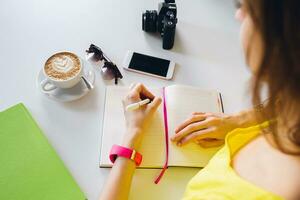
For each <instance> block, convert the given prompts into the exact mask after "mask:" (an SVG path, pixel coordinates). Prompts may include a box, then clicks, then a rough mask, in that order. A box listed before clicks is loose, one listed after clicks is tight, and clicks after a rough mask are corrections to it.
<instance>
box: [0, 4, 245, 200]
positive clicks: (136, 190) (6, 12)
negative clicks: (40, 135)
mask: <svg viewBox="0 0 300 200" xmlns="http://www.w3.org/2000/svg"><path fill="white" fill-rule="evenodd" d="M158 2H159V1H157V0H155V1H151V0H143V1H142V0H23V1H21V0H19V1H17V0H1V1H0V61H1V62H0V69H1V71H0V110H4V109H6V108H7V107H9V106H11V105H14V104H16V103H18V102H23V103H24V104H25V105H26V107H27V108H28V109H29V110H30V112H31V113H32V115H33V117H34V118H35V119H36V121H37V122H38V124H39V125H40V127H41V128H42V130H43V132H44V133H45V135H46V136H47V138H48V139H49V141H50V143H51V144H52V145H53V147H54V148H55V149H56V151H57V152H58V154H59V155H60V157H61V158H62V160H63V161H64V163H65V164H66V166H67V167H68V169H69V170H70V172H71V173H72V175H73V176H74V178H75V179H76V181H77V182H78V184H79V185H80V187H81V188H82V190H83V191H84V193H85V194H86V195H87V197H88V198H89V199H91V200H95V199H97V197H98V196H99V194H100V191H101V188H102V186H103V184H104V181H105V179H106V177H107V175H108V170H107V169H99V168H98V160H99V154H100V148H99V147H100V143H101V127H102V114H103V101H104V92H103V91H104V88H105V85H108V84H109V85H111V84H113V83H112V82H104V81H103V80H102V79H101V75H100V74H99V69H98V70H97V71H96V74H97V76H96V83H95V86H96V87H95V90H94V91H92V92H91V93H89V94H88V95H87V96H85V97H84V98H82V99H80V100H78V101H75V102H72V103H58V102H55V101H52V100H50V99H48V98H47V97H46V96H44V95H43V94H42V93H41V92H40V91H39V90H38V88H37V84H36V78H37V74H38V72H39V70H40V69H41V68H42V67H43V64H44V62H45V60H46V59H47V58H48V57H49V56H50V55H52V54H53V53H55V52H57V51H65V50H68V51H72V52H74V53H76V54H77V55H79V56H81V57H84V56H85V50H86V49H87V48H88V46H89V44H90V43H95V44H96V45H99V46H100V47H101V48H102V49H103V50H104V52H105V53H106V54H107V55H108V57H110V58H111V59H112V60H113V61H115V62H116V63H117V64H118V66H119V67H121V63H122V60H123V58H124V56H125V53H126V51H127V50H129V49H130V50H133V51H137V52H141V53H146V54H151V55H154V56H160V57H164V58H167V59H171V60H174V61H175V62H176V63H177V66H176V70H175V74H174V78H173V80H172V81H165V80H160V79H156V78H150V77H148V76H143V75H139V74H135V73H132V72H123V75H124V79H123V80H122V81H121V84H120V85H128V84H130V83H132V82H143V83H144V84H145V85H146V86H165V85H169V84H174V83H178V84H189V85H194V86H198V87H200V88H204V89H217V90H218V91H220V92H221V93H222V95H223V101H224V107H225V112H226V113H232V112H236V111H239V110H240V109H242V108H245V107H248V106H249V97H248V96H247V92H248V90H247V89H248V81H249V77H250V76H249V75H250V74H249V72H248V69H247V68H246V66H245V64H244V62H243V56H242V52H241V48H240V46H239V39H238V30H239V24H238V22H236V21H235V19H234V11H235V10H234V6H233V2H232V1H231V0H178V1H177V6H178V19H179V21H178V24H177V30H176V39H175V46H174V48H173V49H172V50H171V51H166V50H163V49H162V47H161V46H162V40H161V38H160V37H156V36H153V35H150V34H148V33H144V32H143V31H142V28H141V14H142V12H143V11H145V10H146V9H150V10H152V9H157V5H158ZM116 123H117V122H116ZM122 131H124V130H120V132H122ZM197 171H198V169H180V168H175V169H170V170H169V171H168V172H167V174H166V177H164V179H163V180H162V182H161V183H160V184H159V185H154V184H153V179H154V176H155V175H157V173H158V171H157V170H138V171H137V173H136V176H135V178H134V182H133V187H132V192H131V196H130V199H143V200H146V199H180V198H181V195H182V193H183V191H184V187H185V185H186V183H187V181H188V180H189V179H190V178H191V177H192V176H193V175H194V174H195V173H196V172H197Z"/></svg>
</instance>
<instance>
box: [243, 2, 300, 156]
mask: <svg viewBox="0 0 300 200" xmlns="http://www.w3.org/2000/svg"><path fill="white" fill-rule="evenodd" d="M243 3H244V6H245V9H246V10H247V11H248V13H249V14H250V17H251V18H252V21H253V22H254V26H255V29H256V31H258V33H259V35H260V37H261V39H262V42H263V47H264V49H263V57H262V60H261V62H260V66H259V68H258V69H257V71H256V73H255V74H254V75H253V80H252V86H253V87H252V95H253V97H252V102H253V105H258V104H261V103H262V98H261V92H262V89H263V88H264V87H266V88H267V91H268V97H269V100H268V101H267V103H266V106H265V109H263V111H262V112H260V114H259V116H258V117H261V118H264V119H269V120H273V119H274V120H275V123H271V126H270V128H271V131H270V132H271V133H272V139H273V141H274V142H275V144H276V146H277V147H279V149H280V150H281V151H283V152H284V153H289V154H299V151H298V150H297V151H290V149H289V147H286V146H285V145H283V142H282V140H281V139H282V138H284V137H285V136H287V137H288V139H289V141H291V142H292V143H293V144H294V145H296V147H300V25H299V22H300V11H299V8H300V1H298V0H244V2H243ZM299 149H300V148H299Z"/></svg>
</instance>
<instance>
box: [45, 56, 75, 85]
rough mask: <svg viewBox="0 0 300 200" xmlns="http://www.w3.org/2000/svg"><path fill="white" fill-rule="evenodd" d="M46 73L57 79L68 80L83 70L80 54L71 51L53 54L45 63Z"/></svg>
mask: <svg viewBox="0 0 300 200" xmlns="http://www.w3.org/2000/svg"><path fill="white" fill-rule="evenodd" d="M44 68H45V73H46V74H47V75H48V76H49V77H50V78H53V79H56V80H67V79H69V78H72V77H73V76H76V75H77V74H78V73H79V72H80V70H81V63H80V59H79V58H78V56H76V55H75V54H73V53H70V52H61V53H57V54H54V55H53V56H51V57H50V58H49V59H48V60H47V61H46V64H45V67H44Z"/></svg>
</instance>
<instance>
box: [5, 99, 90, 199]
mask: <svg viewBox="0 0 300 200" xmlns="http://www.w3.org/2000/svg"><path fill="white" fill-rule="evenodd" d="M0 199H5V200H27V199H30V200H83V199H86V198H85V196H84V194H83V192H82V191H81V190H80V188H79V186H78V185H77V184H76V182H75V180H74V179H73V177H72V176H71V174H70V173H69V172H68V170H67V168H66V167H65V166H64V164H63V162H62V161H61V160H60V158H59V157H58V155H57V154H56V152H55V151H54V149H53V148H52V147H51V145H50V144H49V143H48V141H47V139H46V137H45V136H44V135H43V133H42V131H41V130H40V129H39V127H38V125H37V124H36V123H35V121H34V120H33V118H32V117H31V115H30V113H29V112H28V111H27V109H26V108H25V106H24V105H23V104H17V105H15V106H13V107H11V108H9V109H7V110H5V111H3V112H0Z"/></svg>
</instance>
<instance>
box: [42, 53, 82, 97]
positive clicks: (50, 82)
mask: <svg viewBox="0 0 300 200" xmlns="http://www.w3.org/2000/svg"><path fill="white" fill-rule="evenodd" d="M60 53H64V52H60ZM66 53H70V52H66ZM72 54H74V53H72ZM54 55H55V54H54ZM74 55H75V56H77V55H76V54H74ZM51 57H52V56H51ZM51 57H50V58H51ZM77 57H78V59H79V61H80V70H79V72H78V73H77V74H76V75H74V76H72V77H69V78H68V79H66V80H57V79H54V78H52V77H50V76H48V75H47V73H46V72H45V65H44V67H43V73H44V76H45V77H46V78H45V79H44V80H43V81H41V83H40V84H41V89H42V90H43V92H51V91H52V90H55V89H57V88H71V87H73V86H75V85H76V84H77V83H78V82H79V81H81V77H82V76H83V65H82V61H81V59H80V57H79V56H77ZM46 62H47V61H46ZM45 64H46V63H45Z"/></svg>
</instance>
